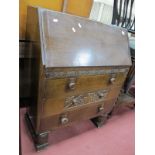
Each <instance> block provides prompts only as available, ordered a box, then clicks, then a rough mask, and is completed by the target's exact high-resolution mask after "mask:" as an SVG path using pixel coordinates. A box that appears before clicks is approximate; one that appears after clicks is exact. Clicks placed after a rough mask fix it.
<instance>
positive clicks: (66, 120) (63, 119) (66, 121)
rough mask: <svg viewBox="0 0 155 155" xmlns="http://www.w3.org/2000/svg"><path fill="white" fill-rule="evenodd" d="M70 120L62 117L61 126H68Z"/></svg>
mask: <svg viewBox="0 0 155 155" xmlns="http://www.w3.org/2000/svg"><path fill="white" fill-rule="evenodd" d="M68 121H69V119H68V118H67V117H62V118H61V124H66V123H68Z"/></svg>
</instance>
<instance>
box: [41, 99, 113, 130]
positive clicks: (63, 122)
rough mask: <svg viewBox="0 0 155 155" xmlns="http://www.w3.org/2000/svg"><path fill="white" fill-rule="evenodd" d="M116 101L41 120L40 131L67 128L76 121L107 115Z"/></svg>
mask: <svg viewBox="0 0 155 155" xmlns="http://www.w3.org/2000/svg"><path fill="white" fill-rule="evenodd" d="M115 101H116V98H115V99H112V100H108V101H105V102H101V103H99V104H93V105H89V106H88V105H87V106H86V107H81V108H79V109H70V110H68V111H64V112H62V113H60V114H57V115H53V116H50V117H45V118H42V119H41V126H40V130H42V131H43V130H54V129H56V128H59V127H63V126H68V125H70V124H72V123H73V122H76V121H82V120H87V119H90V118H93V117H96V116H99V115H102V114H103V113H108V112H110V111H111V110H112V107H113V105H114V103H115Z"/></svg>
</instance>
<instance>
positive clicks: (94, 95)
mask: <svg viewBox="0 0 155 155" xmlns="http://www.w3.org/2000/svg"><path fill="white" fill-rule="evenodd" d="M108 91H109V90H108V89H102V90H98V91H94V92H88V93H84V94H80V95H74V96H69V97H66V99H65V102H64V108H65V109H70V108H75V107H79V106H83V105H88V104H94V103H98V102H103V101H105V98H106V96H107V94H108Z"/></svg>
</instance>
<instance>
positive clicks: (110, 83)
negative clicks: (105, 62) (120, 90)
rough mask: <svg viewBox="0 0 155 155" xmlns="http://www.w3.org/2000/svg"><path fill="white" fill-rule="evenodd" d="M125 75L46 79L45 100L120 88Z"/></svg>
mask: <svg viewBox="0 0 155 155" xmlns="http://www.w3.org/2000/svg"><path fill="white" fill-rule="evenodd" d="M125 77H126V74H125V73H115V74H104V75H94V76H80V77H74V78H62V79H46V82H45V94H46V98H61V97H63V98H64V97H66V96H70V95H75V94H78V93H84V92H88V91H90V90H91V91H96V90H99V89H103V88H108V87H115V86H121V85H122V84H123V82H124V80H125Z"/></svg>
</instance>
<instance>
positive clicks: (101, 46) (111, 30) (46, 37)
mask: <svg viewBox="0 0 155 155" xmlns="http://www.w3.org/2000/svg"><path fill="white" fill-rule="evenodd" d="M38 12H39V19H40V21H39V23H40V33H41V47H42V56H43V63H44V64H45V66H46V67H82V66H88V67H89V66H124V65H127V66H128V65H131V58H130V52H129V43H128V36H127V32H126V31H125V30H124V29H122V28H117V27H114V26H108V25H105V24H102V23H99V22H95V21H92V20H89V19H86V18H82V17H77V16H73V15H69V14H65V13H60V12H55V11H49V10H47V9H42V8H39V9H38Z"/></svg>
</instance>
